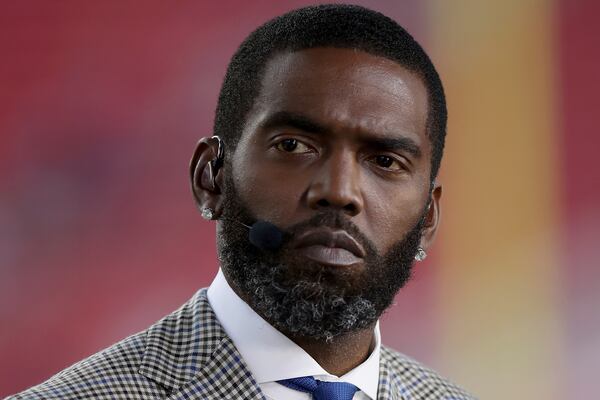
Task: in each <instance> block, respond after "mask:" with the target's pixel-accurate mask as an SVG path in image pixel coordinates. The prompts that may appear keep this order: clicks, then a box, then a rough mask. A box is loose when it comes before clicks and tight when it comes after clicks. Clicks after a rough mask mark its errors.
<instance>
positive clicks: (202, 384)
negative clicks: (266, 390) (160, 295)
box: [139, 289, 264, 399]
mask: <svg viewBox="0 0 600 400" xmlns="http://www.w3.org/2000/svg"><path fill="white" fill-rule="evenodd" d="M139 372H140V373H141V374H142V375H144V376H146V377H147V378H149V379H152V380H154V381H156V382H157V383H159V384H161V385H162V386H164V387H166V388H167V389H169V390H170V392H171V397H169V398H170V399H178V398H189V397H187V396H190V395H191V394H193V395H194V396H196V397H198V398H208V399H210V398H215V399H216V398H219V399H220V398H228V397H231V396H233V397H234V398H247V399H251V398H256V399H263V398H264V397H263V395H262V392H261V391H260V388H259V387H258V384H257V383H256V381H255V380H254V378H253V377H252V374H251V373H250V372H249V371H248V369H247V367H246V365H245V363H244V361H243V359H242V357H241V355H240V354H239V352H238V351H237V349H236V348H235V346H234V344H233V342H232V341H231V339H229V337H228V336H227V335H226V334H225V331H224V330H223V328H222V327H221V325H220V324H219V322H218V320H217V317H216V316H215V314H214V313H213V311H212V309H211V307H210V304H209V302H208V299H207V297H206V289H202V290H200V291H198V292H197V293H196V294H195V295H194V297H192V298H191V299H190V300H189V301H188V302H187V303H185V304H184V305H183V306H182V307H181V308H179V309H178V310H177V311H175V312H174V313H172V314H170V315H168V316H166V317H165V318H163V319H162V320H160V321H159V322H157V323H156V324H154V325H152V326H151V327H150V328H149V329H148V331H147V337H146V351H145V352H144V355H143V357H142V361H141V364H140V368H139Z"/></svg>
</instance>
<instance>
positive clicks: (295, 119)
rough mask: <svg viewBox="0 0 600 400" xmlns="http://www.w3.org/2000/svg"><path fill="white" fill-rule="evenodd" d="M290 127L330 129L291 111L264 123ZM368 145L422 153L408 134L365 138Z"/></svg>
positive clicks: (268, 126) (417, 155)
mask: <svg viewBox="0 0 600 400" xmlns="http://www.w3.org/2000/svg"><path fill="white" fill-rule="evenodd" d="M283 126H286V127H290V128H295V129H299V130H301V131H304V132H309V133H316V134H323V133H326V132H327V131H328V129H327V127H326V126H325V125H323V124H320V123H318V122H316V121H314V120H313V119H311V118H309V117H307V116H305V115H302V114H297V113H293V112H289V111H278V112H276V113H274V114H273V115H271V116H270V117H268V118H267V120H265V121H264V122H263V123H262V129H264V130H269V129H273V128H277V127H283ZM365 142H366V143H367V145H368V146H370V147H372V148H374V149H377V150H382V151H394V150H401V151H405V152H407V153H408V154H410V155H412V156H413V157H415V158H420V157H421V155H422V152H421V148H420V147H419V145H418V144H417V143H416V142H415V141H414V140H413V139H411V138H409V137H406V136H401V137H369V138H367V139H365Z"/></svg>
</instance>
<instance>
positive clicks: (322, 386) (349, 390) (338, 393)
mask: <svg viewBox="0 0 600 400" xmlns="http://www.w3.org/2000/svg"><path fill="white" fill-rule="evenodd" d="M277 382H278V383H280V384H282V385H283V386H287V387H289V388H290V389H294V390H299V391H301V392H306V393H310V394H312V396H313V399H314V400H352V397H354V393H356V391H357V390H358V388H357V387H356V386H354V385H353V384H351V383H346V382H324V381H318V380H316V379H315V378H313V377H312V376H303V377H302V378H293V379H284V380H281V381H277Z"/></svg>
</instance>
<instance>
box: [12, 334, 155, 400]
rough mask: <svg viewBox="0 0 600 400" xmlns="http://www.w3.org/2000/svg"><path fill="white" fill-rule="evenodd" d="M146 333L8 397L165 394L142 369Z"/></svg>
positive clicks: (41, 397) (42, 397)
mask: <svg viewBox="0 0 600 400" xmlns="http://www.w3.org/2000/svg"><path fill="white" fill-rule="evenodd" d="M146 335H147V330H145V331H142V332H139V333H137V334H134V335H132V336H129V337H127V338H125V339H123V340H121V341H120V342H118V343H116V344H114V345H112V346H110V347H108V348H106V349H104V350H102V351H100V352H98V353H96V354H94V355H92V356H90V357H88V358H86V359H84V360H82V361H79V362H77V363H76V364H73V365H72V366H70V367H68V368H66V369H64V370H62V371H61V372H59V373H57V374H56V375H54V376H52V377H51V378H50V379H48V380H47V381H45V382H43V383H41V384H39V385H37V386H34V387H31V388H29V389H27V390H25V391H24V392H21V393H18V394H15V395H13V396H9V397H8V398H7V400H9V399H10V400H13V399H15V400H16V399H35V400H37V399H84V398H85V399H90V398H93V399H145V398H162V397H163V396H164V394H165V392H164V390H163V389H162V388H161V387H160V386H159V385H156V384H155V383H154V382H152V381H151V380H149V379H148V378H146V377H145V376H143V375H141V374H139V373H138V369H139V365H140V363H141V360H142V357H143V355H144V351H145V348H146Z"/></svg>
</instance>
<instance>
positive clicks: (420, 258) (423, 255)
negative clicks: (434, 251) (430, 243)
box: [415, 247, 427, 261]
mask: <svg viewBox="0 0 600 400" xmlns="http://www.w3.org/2000/svg"><path fill="white" fill-rule="evenodd" d="M425 258H427V253H425V250H423V248H422V247H419V248H418V249H417V254H415V260H417V261H423V260H424V259H425Z"/></svg>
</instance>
